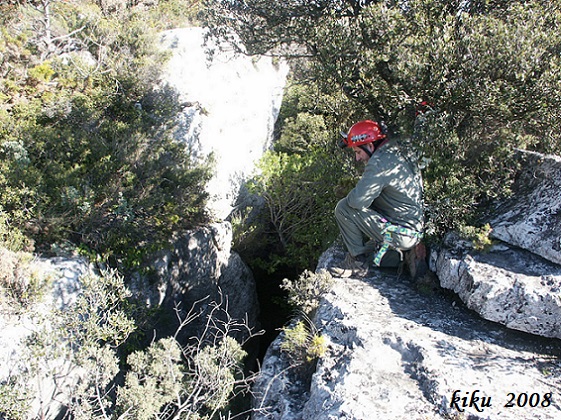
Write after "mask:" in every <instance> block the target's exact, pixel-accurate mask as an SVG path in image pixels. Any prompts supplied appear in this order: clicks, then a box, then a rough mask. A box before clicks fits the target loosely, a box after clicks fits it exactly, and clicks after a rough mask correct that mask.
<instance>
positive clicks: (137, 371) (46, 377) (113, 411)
mask: <svg viewBox="0 0 561 420" xmlns="http://www.w3.org/2000/svg"><path fill="white" fill-rule="evenodd" d="M81 287H82V289H81V292H80V294H79V295H78V297H77V298H76V300H75V302H73V303H71V304H69V305H68V307H67V308H65V309H64V311H59V312H57V313H55V314H54V316H50V315H49V316H47V315H46V318H45V320H44V322H43V323H42V324H41V325H42V326H43V327H42V329H40V330H38V331H36V332H34V333H32V334H31V335H30V336H29V337H28V338H27V340H26V341H27V342H26V348H25V354H23V355H22V357H21V358H20V360H19V362H18V363H17V365H13V366H9V368H10V371H11V372H12V374H11V376H10V377H9V378H7V379H6V381H5V382H3V383H2V384H0V415H10V416H11V417H10V418H22V419H23V418H27V416H29V415H30V414H29V413H28V412H27V410H29V409H31V407H33V409H32V410H33V411H34V412H33V413H32V415H33V416H34V417H35V416H36V417H38V418H39V417H43V416H45V417H52V416H54V415H55V414H56V415H58V414H61V413H58V411H59V410H61V409H62V407H61V406H60V405H59V404H60V403H63V404H65V405H66V407H65V408H64V409H65V410H68V412H67V413H66V415H67V416H70V417H71V418H74V419H84V420H85V419H88V420H91V419H96V418H119V419H148V418H151V419H172V418H192V419H194V418H201V419H202V418H207V419H211V418H216V415H217V413H221V412H225V413H226V412H228V404H229V403H230V401H231V399H232V398H233V397H235V396H236V395H237V394H239V393H240V392H245V391H247V389H248V386H249V378H246V377H245V376H244V374H243V371H242V361H243V359H244V357H245V356H246V353H245V351H244V350H243V349H242V345H243V343H241V344H240V343H238V341H236V340H235V339H234V338H232V333H233V332H235V331H239V330H240V329H242V328H243V329H245V330H246V331H247V326H246V325H245V323H243V322H240V321H237V320H233V319H231V318H230V317H229V315H228V314H227V309H225V308H224V307H223V306H221V305H220V304H218V303H216V302H211V303H209V304H208V305H207V306H208V308H209V311H208V313H207V315H208V317H207V318H205V322H206V325H204V328H203V330H202V332H201V333H200V335H199V336H198V337H194V338H193V339H192V341H191V342H190V343H187V344H181V343H179V341H178V340H177V335H178V334H179V332H180V330H181V329H184V328H186V327H187V326H188V325H189V324H190V323H192V322H193V321H194V320H195V319H197V318H198V317H200V316H203V315H202V314H201V313H199V312H196V311H195V308H194V307H193V308H192V309H191V311H189V313H187V314H186V315H184V316H183V318H181V317H180V314H179V312H178V317H180V321H181V322H180V326H179V328H178V330H177V332H176V336H173V337H167V338H162V339H159V340H157V341H154V342H152V343H151V344H150V345H149V346H148V347H147V348H145V349H139V350H137V351H135V352H133V353H131V354H129V355H128V357H127V359H126V363H125V360H124V359H121V358H122V357H123V356H124V355H125V354H124V353H123V352H122V348H123V344H124V343H125V342H126V340H127V338H128V337H129V336H130V334H131V333H132V332H133V331H134V329H135V325H134V322H133V319H132V317H131V314H130V312H131V308H132V306H131V304H130V298H131V296H130V292H129V291H128V289H127V288H126V287H125V285H124V282H123V278H122V277H121V276H119V275H118V274H117V273H116V272H115V271H113V270H111V271H107V272H105V273H103V275H102V276H100V277H98V276H96V275H94V274H92V273H89V274H87V275H85V276H84V277H83V278H81ZM251 337H252V335H251V334H250V337H249V338H251ZM249 338H248V339H249ZM120 375H122V376H123V377H124V383H122V382H121V381H120V380H118V378H119V376H120ZM34 401H35V403H37V402H38V401H39V402H40V403H39V404H33V405H32V403H33V402H34ZM62 414H64V413H62Z"/></svg>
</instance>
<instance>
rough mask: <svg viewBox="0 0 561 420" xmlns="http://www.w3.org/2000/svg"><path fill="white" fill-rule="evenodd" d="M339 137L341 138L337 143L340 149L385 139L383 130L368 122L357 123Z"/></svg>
mask: <svg viewBox="0 0 561 420" xmlns="http://www.w3.org/2000/svg"><path fill="white" fill-rule="evenodd" d="M341 135H342V136H343V138H342V139H341V141H340V142H339V146H341V147H342V148H345V147H355V146H362V145H363V144H368V143H372V142H375V141H378V140H382V139H385V138H386V133H385V130H383V129H382V127H381V126H380V124H378V123H377V122H374V121H370V120H364V121H359V122H357V123H356V124H355V125H353V126H352V127H351V129H350V130H349V132H348V133H347V134H346V135H345V134H343V133H341Z"/></svg>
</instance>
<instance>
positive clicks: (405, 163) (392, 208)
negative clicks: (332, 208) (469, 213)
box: [347, 140, 423, 232]
mask: <svg viewBox="0 0 561 420" xmlns="http://www.w3.org/2000/svg"><path fill="white" fill-rule="evenodd" d="M347 202H348V204H349V206H351V207H353V208H356V209H365V208H370V209H372V210H374V211H376V212H378V213H380V214H381V215H382V216H383V217H385V218H386V219H387V220H388V221H389V222H390V223H393V224H396V225H399V226H403V227H406V228H409V229H413V230H415V231H417V232H421V231H422V229H423V181H422V178H421V171H420V170H419V167H418V166H417V164H416V162H414V160H413V159H407V158H405V156H404V154H403V153H402V152H401V151H400V148H399V145H398V144H397V142H396V141H395V140H390V141H389V142H388V143H386V144H384V145H383V146H382V147H380V148H379V149H378V150H376V151H375V152H374V154H373V155H372V157H371V158H370V159H369V161H368V163H367V164H366V168H365V170H364V174H363V175H362V177H361V178H360V180H359V181H358V183H357V185H356V187H355V188H353V189H352V190H351V191H350V192H349V194H348V195H347Z"/></svg>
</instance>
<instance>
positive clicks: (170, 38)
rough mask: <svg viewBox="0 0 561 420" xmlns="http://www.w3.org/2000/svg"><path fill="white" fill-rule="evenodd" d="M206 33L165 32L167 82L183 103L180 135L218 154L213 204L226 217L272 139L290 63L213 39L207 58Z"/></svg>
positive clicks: (201, 150) (203, 152)
mask: <svg viewBox="0 0 561 420" xmlns="http://www.w3.org/2000/svg"><path fill="white" fill-rule="evenodd" d="M204 35H205V31H204V29H202V28H181V29H173V30H170V31H167V32H164V33H163V34H162V39H161V42H162V48H164V49H165V50H167V51H169V52H171V54H172V57H171V60H170V61H169V64H168V65H167V66H166V69H165V77H164V80H163V82H164V84H168V85H169V86H171V87H173V88H174V89H176V90H177V92H178V94H179V96H180V99H181V100H182V101H183V103H184V104H185V108H184V110H183V113H182V114H181V115H180V116H179V121H180V127H179V129H178V131H177V137H178V139H180V140H181V141H184V142H185V143H186V145H187V146H188V147H189V148H190V149H191V150H192V151H193V152H194V153H195V155H198V156H200V157H204V156H207V155H209V154H210V153H212V154H213V156H214V159H215V160H216V168H215V174H214V178H213V179H212V181H211V182H210V185H209V192H210V193H211V195H212V201H211V206H210V207H211V210H212V211H213V213H214V214H215V215H216V216H217V217H218V218H219V219H225V218H226V217H227V216H228V215H229V213H230V211H231V210H232V206H233V205H234V203H235V201H236V199H237V196H238V191H239V188H240V186H241V185H242V183H243V181H244V180H245V179H246V178H247V176H248V175H249V174H250V173H251V172H252V171H253V170H254V164H255V162H256V160H258V159H259V158H260V157H261V156H262V154H263V152H264V151H265V150H267V149H268V148H269V146H270V144H271V141H272V133H273V128H274V124H275V121H276V118H277V116H278V112H279V109H280V106H281V102H282V96H283V89H284V86H285V82H286V76H287V74H288V66H287V65H286V64H285V63H284V62H282V61H281V62H275V61H273V59H272V58H271V57H261V58H255V57H249V56H244V55H236V54H235V53H234V51H232V50H231V49H230V50H228V49H227V47H226V46H222V49H220V48H218V46H216V45H211V47H213V48H214V50H215V53H214V55H213V57H212V60H208V56H207V53H208V50H207V48H206V47H205V45H204Z"/></svg>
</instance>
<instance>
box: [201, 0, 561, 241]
mask: <svg viewBox="0 0 561 420" xmlns="http://www.w3.org/2000/svg"><path fill="white" fill-rule="evenodd" d="M212 3H213V4H214V7H212V6H211V5H210V4H209V6H210V7H209V9H208V13H207V15H206V22H207V24H208V25H209V27H210V28H211V32H212V33H213V34H214V35H215V36H219V37H222V38H227V39H229V40H230V41H231V42H234V43H235V42H236V38H235V37H234V36H233V35H232V34H233V33H235V34H236V35H237V37H238V38H239V39H240V40H241V43H242V44H243V45H244V48H242V47H240V49H241V50H244V49H245V51H246V52H247V53H250V54H260V53H268V54H274V55H277V56H282V57H286V58H288V59H290V60H292V62H293V63H298V64H299V65H300V63H301V61H302V60H305V62H306V65H305V66H304V67H303V68H304V70H301V69H302V68H301V67H298V68H297V70H298V72H297V77H298V78H299V80H302V81H303V82H304V83H306V84H308V85H309V86H310V88H309V90H308V92H309V93H308V94H309V95H311V94H312V93H315V94H316V97H317V98H319V99H318V102H320V103H321V101H322V98H324V97H325V96H326V95H328V96H330V97H332V98H334V101H333V104H334V106H333V107H332V109H331V110H328V111H327V112H325V113H323V111H321V112H320V113H322V115H323V117H324V122H325V123H326V125H325V129H326V130H327V131H328V132H333V133H336V132H338V131H339V129H340V126H341V125H346V126H347V127H348V126H349V123H350V122H351V121H352V119H355V120H358V119H363V118H371V119H378V120H380V119H381V120H384V121H385V122H386V123H387V125H388V126H389V128H390V131H391V132H392V133H393V134H394V135H397V136H400V137H402V138H411V137H412V140H413V141H412V142H411V143H409V146H410V147H412V148H415V149H417V152H418V153H419V155H420V156H423V158H424V159H425V160H426V161H427V162H429V164H428V166H427V167H426V168H425V171H424V178H425V185H426V196H425V201H426V203H427V207H428V211H427V214H428V216H429V223H428V226H427V228H428V229H427V230H428V232H429V233H432V234H435V235H441V234H442V233H443V232H445V231H446V230H448V229H453V228H457V227H458V226H461V225H465V224H474V223H476V221H477V219H478V217H480V216H481V215H482V212H484V211H485V208H486V205H487V204H488V203H489V202H490V201H492V200H496V199H498V198H501V197H504V196H505V195H507V194H509V192H510V190H509V187H510V185H511V181H512V179H513V176H514V173H515V171H516V166H515V165H513V160H512V151H513V149H514V148H517V147H518V148H529V149H532V150H536V151H541V152H546V153H559V152H560V151H561V137H560V134H559V133H561V130H560V129H561V127H560V124H561V118H560V117H561V114H560V112H561V107H560V104H561V93H560V92H559V89H558V86H559V84H560V82H561V73H560V72H559V67H560V65H561V61H560V60H561V58H560V57H561V54H560V45H561V42H560V39H561V38H560V37H561V35H560V33H559V31H558V28H559V24H560V20H561V4H560V2H559V1H558V0H556V1H553V2H546V1H542V0H533V1H509V2H507V1H492V2H490V1H484V2H465V1H459V0H458V1H452V2H450V1H442V0H413V1H408V2H398V1H389V0H378V1H376V0H374V1H358V0H345V1H339V0H322V1H314V2H301V1H285V2H267V1H262V0H246V1H235V0H234V1H232V0H224V1H219V2H212ZM343 95H344V96H345V97H346V99H341V97H343ZM288 99H289V100H291V101H293V98H291V97H289V98H288ZM421 101H428V102H429V103H430V104H431V105H432V108H433V110H434V111H435V112H433V113H429V114H428V115H426V116H425V120H424V121H423V124H422V125H421V126H419V124H415V110H416V107H417V105H418V104H419V103H420V102H421ZM342 103H346V104H347V105H349V108H348V109H347V110H343V111H342V108H341V107H339V106H338V105H339V104H342ZM314 112H315V113H316V114H317V113H318V112H317V109H316V110H315V111H314ZM327 114H329V115H330V116H331V118H327V117H326V116H327ZM281 115H282V114H281ZM287 121H288V122H289V123H291V124H292V126H293V127H294V129H295V130H299V131H300V133H301V134H302V135H301V136H300V137H299V136H297V135H295V134H294V133H293V134H291V135H290V138H288V137H287V140H288V141H289V142H291V143H293V144H294V145H295V149H297V151H298V152H299V153H301V150H302V139H303V138H305V136H304V133H305V130H302V129H298V128H296V126H295V125H294V122H295V121H296V120H295V119H292V120H287ZM414 129H415V131H414ZM283 147H284V145H283ZM315 158H323V156H322V155H316V156H315ZM343 173H344V172H343ZM327 182H329V181H326V183H327ZM295 184H297V183H296V182H295ZM302 217H304V218H305V217H306V214H305V213H304V214H302Z"/></svg>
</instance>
